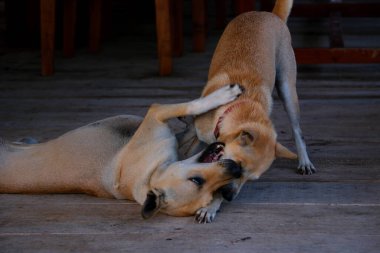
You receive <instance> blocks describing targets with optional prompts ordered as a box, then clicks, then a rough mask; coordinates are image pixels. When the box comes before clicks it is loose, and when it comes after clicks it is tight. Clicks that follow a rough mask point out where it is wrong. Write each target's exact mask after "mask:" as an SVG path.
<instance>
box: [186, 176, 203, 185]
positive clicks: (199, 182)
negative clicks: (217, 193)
mask: <svg viewBox="0 0 380 253" xmlns="http://www.w3.org/2000/svg"><path fill="white" fill-rule="evenodd" d="M189 180H190V181H191V182H193V183H194V184H196V185H197V186H202V185H203V184H204V183H205V180H204V179H203V178H201V177H191V178H189Z"/></svg>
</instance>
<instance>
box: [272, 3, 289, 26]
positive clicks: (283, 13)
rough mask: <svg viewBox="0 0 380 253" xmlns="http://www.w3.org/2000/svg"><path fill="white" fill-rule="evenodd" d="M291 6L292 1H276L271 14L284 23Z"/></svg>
mask: <svg viewBox="0 0 380 253" xmlns="http://www.w3.org/2000/svg"><path fill="white" fill-rule="evenodd" d="M292 6H293V0H277V1H276V3H275V5H274V8H273V10H272V13H274V14H276V15H277V16H278V17H279V18H281V19H282V20H283V21H284V22H285V23H286V20H287V19H288V17H289V14H290V11H291V9H292Z"/></svg>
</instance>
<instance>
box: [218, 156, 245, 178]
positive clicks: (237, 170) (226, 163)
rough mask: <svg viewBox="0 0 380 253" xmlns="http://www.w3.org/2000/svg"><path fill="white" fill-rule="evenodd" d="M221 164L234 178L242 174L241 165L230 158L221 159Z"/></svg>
mask: <svg viewBox="0 0 380 253" xmlns="http://www.w3.org/2000/svg"><path fill="white" fill-rule="evenodd" d="M220 163H221V165H222V166H223V167H225V168H226V172H227V173H228V174H230V175H231V176H233V177H234V178H240V177H241V176H242V175H243V169H242V167H241V166H240V165H239V164H238V163H236V162H235V161H234V160H231V159H223V160H221V161H220Z"/></svg>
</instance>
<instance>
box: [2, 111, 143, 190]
mask: <svg viewBox="0 0 380 253" xmlns="http://www.w3.org/2000/svg"><path fill="white" fill-rule="evenodd" d="M140 123H141V118H139V117H134V116H125V117H123V116H119V117H113V118H108V119H105V120H102V121H98V122H95V123H92V124H89V125H87V126H84V127H81V128H78V129H75V130H73V131H70V132H68V133H66V134H64V135H62V136H60V137H58V138H56V139H53V140H51V141H48V142H45V143H41V144H23V143H10V142H6V141H4V140H1V139H0V192H2V193H23V192H28V193H31V192H36V193H43V192H49V193H53V192H58V193H63V192H85V191H84V190H83V189H92V192H85V193H91V194H94V195H97V196H108V195H109V194H107V192H106V191H104V189H102V188H101V187H100V186H101V183H99V182H100V181H101V178H102V176H103V175H102V171H103V169H104V167H105V166H107V164H108V163H109V162H110V161H111V160H112V159H113V157H114V156H115V155H116V153H117V152H118V151H119V150H120V148H121V147H123V146H124V145H125V144H126V143H127V142H128V141H129V139H130V138H131V137H132V136H133V134H134V133H135V131H136V129H137V128H138V126H139V125H140ZM81 186H83V189H82V188H81Z"/></svg>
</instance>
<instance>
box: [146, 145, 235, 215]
mask: <svg viewBox="0 0 380 253" xmlns="http://www.w3.org/2000/svg"><path fill="white" fill-rule="evenodd" d="M223 147H224V145H223V144H221V143H214V144H211V145H210V146H209V147H208V148H206V150H204V151H203V152H202V153H200V154H198V155H196V156H194V157H191V158H189V159H187V160H184V161H179V162H175V163H172V164H170V165H169V166H168V167H167V168H162V169H160V168H159V169H157V171H156V172H155V173H154V174H153V175H152V177H151V180H150V191H149V192H148V194H147V197H146V200H145V202H144V205H143V209H142V213H141V214H142V216H143V217H144V218H149V217H151V216H153V215H154V214H155V213H157V212H158V211H160V212H163V213H166V214H169V215H173V216H189V215H193V214H194V213H195V212H196V211H197V210H198V209H200V208H202V207H206V206H207V205H208V204H209V203H210V202H211V200H212V198H213V193H214V192H216V191H217V190H218V189H220V188H221V187H223V186H225V185H227V184H229V183H230V182H231V181H232V180H233V179H236V178H240V177H241V175H242V170H241V167H240V166H239V165H238V164H237V163H235V162H234V161H233V160H230V159H221V157H222V155H223V152H224V148H223ZM226 194H227V193H226Z"/></svg>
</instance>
